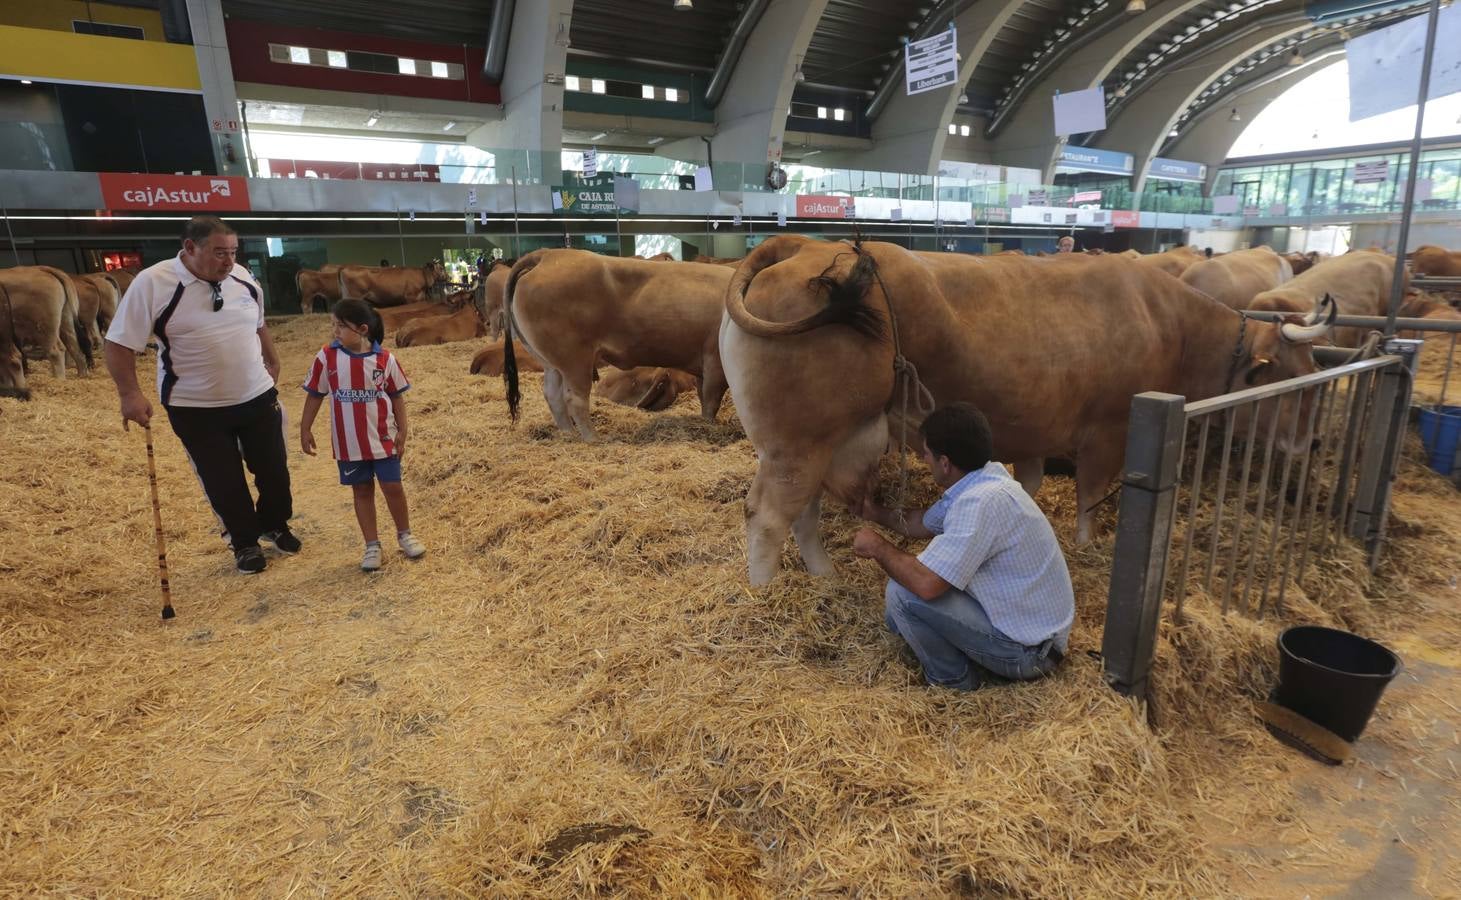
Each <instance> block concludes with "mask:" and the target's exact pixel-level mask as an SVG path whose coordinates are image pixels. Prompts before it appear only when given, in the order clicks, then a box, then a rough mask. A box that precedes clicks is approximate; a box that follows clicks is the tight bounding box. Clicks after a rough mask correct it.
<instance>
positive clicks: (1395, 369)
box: [1350, 338, 1422, 570]
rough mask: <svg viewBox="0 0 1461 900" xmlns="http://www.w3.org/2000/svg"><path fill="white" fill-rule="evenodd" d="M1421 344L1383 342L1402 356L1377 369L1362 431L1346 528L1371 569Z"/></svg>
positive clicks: (1402, 445) (1394, 340)
mask: <svg viewBox="0 0 1461 900" xmlns="http://www.w3.org/2000/svg"><path fill="white" fill-rule="evenodd" d="M1421 345H1422V342H1421V341H1418V340H1404V339H1401V338H1390V339H1388V340H1387V341H1386V342H1385V347H1384V350H1385V353H1387V354H1393V355H1395V356H1399V357H1400V358H1401V361H1402V362H1401V364H1399V365H1394V366H1390V367H1388V368H1386V369H1384V370H1383V371H1382V372H1381V373H1380V383H1379V385H1378V386H1377V388H1378V389H1377V392H1376V395H1375V409H1374V412H1373V414H1372V415H1371V417H1370V422H1371V426H1370V433H1369V434H1368V435H1366V437H1365V449H1364V458H1363V459H1362V460H1361V465H1360V480H1359V485H1358V486H1357V489H1356V491H1355V516H1354V526H1353V528H1352V530H1351V532H1350V533H1351V534H1352V535H1353V536H1354V538H1355V539H1357V540H1360V541H1362V542H1364V545H1365V549H1366V551H1367V552H1368V553H1369V559H1370V568H1371V569H1372V570H1373V569H1374V568H1375V566H1376V565H1378V564H1379V561H1380V544H1381V540H1382V538H1383V536H1384V530H1385V523H1386V522H1387V521H1388V519H1389V511H1390V489H1391V486H1392V485H1393V483H1394V481H1395V475H1396V473H1397V472H1398V471H1399V469H1400V455H1401V453H1402V452H1403V451H1404V448H1405V435H1406V429H1407V428H1408V427H1409V424H1410V388H1411V379H1412V376H1413V374H1414V372H1415V366H1416V363H1417V359H1418V357H1419V354H1420V348H1421Z"/></svg>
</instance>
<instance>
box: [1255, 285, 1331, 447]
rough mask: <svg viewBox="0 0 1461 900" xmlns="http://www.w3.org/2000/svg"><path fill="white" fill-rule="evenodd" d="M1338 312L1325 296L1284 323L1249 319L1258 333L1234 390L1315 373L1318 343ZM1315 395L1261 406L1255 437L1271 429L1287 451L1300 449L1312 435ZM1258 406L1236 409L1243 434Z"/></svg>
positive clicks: (1284, 398) (1295, 395)
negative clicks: (1311, 309) (1309, 432)
mask: <svg viewBox="0 0 1461 900" xmlns="http://www.w3.org/2000/svg"><path fill="white" fill-rule="evenodd" d="M1338 314H1339V307H1338V305H1337V304H1336V303H1335V302H1334V299H1333V298H1332V297H1330V296H1329V295H1328V294H1325V295H1324V297H1323V299H1321V300H1320V301H1319V302H1318V303H1317V304H1316V305H1315V307H1314V310H1313V312H1310V313H1308V314H1306V315H1287V316H1284V317H1283V319H1282V321H1279V322H1264V323H1258V322H1253V321H1250V322H1249V323H1248V329H1249V331H1250V332H1251V333H1252V335H1253V337H1252V341H1251V343H1249V345H1248V356H1247V360H1246V362H1245V363H1244V365H1243V367H1242V368H1241V369H1240V377H1241V383H1235V384H1233V385H1232V386H1231V389H1232V390H1242V389H1243V388H1246V387H1257V386H1259V385H1264V384H1272V383H1274V382H1276V381H1284V380H1286V379H1289V378H1297V377H1298V376H1300V375H1309V374H1311V373H1313V372H1314V371H1315V370H1316V369H1317V367H1316V366H1315V364H1314V341H1316V340H1318V339H1320V338H1322V337H1323V336H1324V335H1325V334H1327V333H1328V332H1329V330H1330V329H1331V328H1333V327H1334V320H1335V318H1336V317H1337V316H1338ZM1235 381H1237V379H1235ZM1316 393H1317V392H1316V391H1315V390H1313V389H1310V390H1306V391H1300V392H1297V393H1290V394H1285V395H1283V396H1282V397H1281V398H1279V399H1278V400H1267V401H1263V402H1262V403H1260V404H1258V405H1257V409H1258V416H1259V419H1258V423H1257V426H1256V430H1255V431H1254V434H1255V436H1257V437H1258V438H1259V439H1260V440H1262V439H1264V436H1265V435H1267V433H1268V429H1269V428H1270V427H1272V428H1273V430H1274V437H1275V440H1276V442H1277V444H1278V446H1279V448H1280V449H1282V450H1284V451H1286V452H1288V453H1298V452H1299V451H1301V450H1302V449H1303V445H1304V441H1305V439H1306V437H1307V436H1308V431H1309V422H1310V416H1311V415H1312V411H1313V405H1314V398H1315V395H1316ZM1253 409H1254V406H1253V405H1247V406H1243V407H1240V408H1238V409H1237V410H1236V413H1235V417H1234V422H1235V425H1236V427H1237V429H1238V434H1240V435H1241V434H1247V433H1248V428H1249V424H1250V421H1249V416H1250V415H1251V414H1252V412H1253ZM1274 415H1277V416H1278V422H1277V424H1276V425H1274V424H1272V417H1273V416H1274Z"/></svg>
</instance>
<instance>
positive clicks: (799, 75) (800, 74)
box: [791, 60, 807, 84]
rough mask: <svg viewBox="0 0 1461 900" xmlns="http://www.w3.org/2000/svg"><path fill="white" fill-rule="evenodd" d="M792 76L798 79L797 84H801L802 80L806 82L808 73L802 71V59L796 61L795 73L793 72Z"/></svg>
mask: <svg viewBox="0 0 1461 900" xmlns="http://www.w3.org/2000/svg"><path fill="white" fill-rule="evenodd" d="M791 77H792V78H793V79H795V80H796V83H797V84H801V83H802V82H804V81H806V80H807V76H806V73H805V72H803V71H802V61H801V60H797V61H796V71H795V72H794V73H792V76H791Z"/></svg>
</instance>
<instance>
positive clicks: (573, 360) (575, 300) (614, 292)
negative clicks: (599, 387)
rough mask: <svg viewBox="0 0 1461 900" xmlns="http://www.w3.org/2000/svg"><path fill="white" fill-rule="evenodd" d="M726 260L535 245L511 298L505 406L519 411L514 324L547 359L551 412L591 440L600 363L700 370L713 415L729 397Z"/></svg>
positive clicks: (705, 403)
mask: <svg viewBox="0 0 1461 900" xmlns="http://www.w3.org/2000/svg"><path fill="white" fill-rule="evenodd" d="M733 274H734V271H733V270H732V269H730V268H728V267H726V266H705V265H696V264H694V263H675V262H659V263H652V262H648V261H646V260H642V259H623V258H619V257H612V256H599V255H597V254H594V253H589V252H587V251H585V250H538V251H535V252H533V253H530V254H528V255H527V256H524V257H523V258H522V259H520V260H518V262H517V265H515V266H513V267H512V277H511V278H510V279H509V280H508V283H507V296H506V301H505V304H504V307H505V310H506V318H507V322H508V324H509V326H510V327H509V328H508V330H507V332H506V334H505V340H504V344H505V345H506V348H507V364H506V367H505V371H504V372H503V377H504V378H505V379H506V381H507V402H508V409H509V412H510V413H511V415H512V417H513V418H514V419H516V418H517V409H518V402H519V399H520V397H519V394H518V387H517V371H516V369H515V368H514V367H513V364H512V361H513V355H512V354H513V349H512V347H513V337H514V333H516V336H517V337H520V338H521V339H522V342H523V343H525V344H527V346H528V348H529V349H531V350H532V351H533V352H534V353H535V354H537V357H538V359H540V360H542V361H543V368H544V372H543V396H544V397H545V398H546V399H547V401H548V408H549V409H550V410H552V412H553V421H554V422H555V423H556V424H557V425H558V427H559V428H562V429H563V430H565V431H572V430H573V429H574V428H577V429H578V433H579V435H580V436H582V437H583V439H584V440H587V441H591V440H593V439H594V430H593V423H592V421H590V419H589V414H588V410H589V391H590V389H591V388H592V385H593V374H594V368H595V366H597V365H598V364H599V363H604V364H607V365H611V366H615V367H616V368H620V369H630V368H634V367H635V366H666V367H669V368H675V369H683V370H685V371H686V372H689V373H691V374H692V375H695V376H697V377H698V378H699V379H700V412H701V415H703V416H705V418H707V419H711V420H714V419H715V414H716V412H717V411H719V409H720V404H721V400H722V399H723V398H724V397H725V391H726V381H725V373H724V372H723V371H721V367H720V355H719V352H718V350H717V348H716V333H717V330H718V329H719V327H720V317H721V308H722V299H721V298H722V297H723V296H724V294H725V288H726V285H727V284H729V283H730V280H731V276H732V275H733Z"/></svg>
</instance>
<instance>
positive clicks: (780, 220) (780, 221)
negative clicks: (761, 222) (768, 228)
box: [776, 209, 786, 228]
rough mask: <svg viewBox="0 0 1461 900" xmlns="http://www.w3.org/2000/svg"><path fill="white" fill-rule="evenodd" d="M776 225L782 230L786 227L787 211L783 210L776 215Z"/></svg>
mask: <svg viewBox="0 0 1461 900" xmlns="http://www.w3.org/2000/svg"><path fill="white" fill-rule="evenodd" d="M776 224H777V225H779V226H780V227H782V228H785V227H786V210H784V209H783V210H782V211H780V212H778V213H777V214H776Z"/></svg>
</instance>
